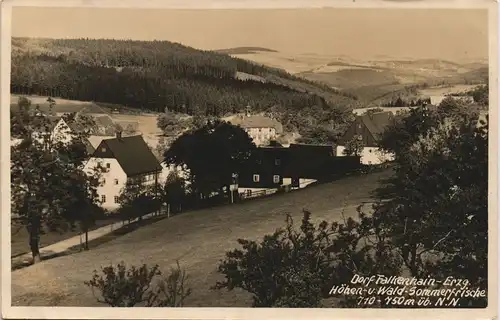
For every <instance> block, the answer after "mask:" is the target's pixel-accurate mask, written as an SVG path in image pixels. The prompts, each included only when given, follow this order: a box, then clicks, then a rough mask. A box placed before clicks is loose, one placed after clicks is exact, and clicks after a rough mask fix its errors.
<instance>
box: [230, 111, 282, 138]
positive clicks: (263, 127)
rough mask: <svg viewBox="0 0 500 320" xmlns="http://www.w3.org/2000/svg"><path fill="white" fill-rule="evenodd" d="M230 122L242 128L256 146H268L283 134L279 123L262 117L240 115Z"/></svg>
mask: <svg viewBox="0 0 500 320" xmlns="http://www.w3.org/2000/svg"><path fill="white" fill-rule="evenodd" d="M229 122H231V124H233V125H237V126H240V127H242V128H243V129H244V130H245V131H246V132H247V133H248V135H249V136H250V137H251V138H252V140H253V142H254V143H255V145H256V146H262V145H268V144H269V142H270V141H272V140H275V139H276V137H277V136H278V135H279V134H281V133H282V132H283V126H282V125H281V123H279V122H278V121H276V120H274V119H271V118H269V117H265V116H262V115H249V114H248V113H247V114H246V115H239V116H236V117H234V118H233V119H231V120H230V121H229Z"/></svg>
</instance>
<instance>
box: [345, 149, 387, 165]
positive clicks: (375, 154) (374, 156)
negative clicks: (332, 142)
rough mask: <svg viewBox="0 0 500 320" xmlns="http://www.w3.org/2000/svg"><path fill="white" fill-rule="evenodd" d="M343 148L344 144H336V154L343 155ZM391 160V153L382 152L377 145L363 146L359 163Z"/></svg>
mask: <svg viewBox="0 0 500 320" xmlns="http://www.w3.org/2000/svg"><path fill="white" fill-rule="evenodd" d="M344 150H345V147H344V146H337V150H336V151H337V156H338V157H342V156H344ZM393 160H394V155H393V154H390V153H385V152H382V151H380V150H379V148H378V147H364V148H363V151H361V163H362V164H365V165H369V164H381V163H384V162H387V161H393Z"/></svg>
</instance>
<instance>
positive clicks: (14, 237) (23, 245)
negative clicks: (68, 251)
mask: <svg viewBox="0 0 500 320" xmlns="http://www.w3.org/2000/svg"><path fill="white" fill-rule="evenodd" d="M117 221H118V219H111V218H110V219H106V220H98V221H96V223H95V225H93V226H92V227H91V228H89V230H90V231H91V230H95V229H98V228H100V227H104V226H107V225H110V224H112V223H115V222H117ZM10 232H11V234H10V239H11V240H10V241H11V254H10V255H11V257H16V256H19V255H21V254H24V253H29V252H30V251H31V250H30V246H29V243H28V240H29V237H28V231H27V230H26V227H24V226H22V225H20V224H18V223H12V225H11V228H10ZM79 234H80V231H79V228H78V227H76V228H74V230H68V231H65V232H47V233H45V234H42V235H41V236H40V247H41V248H42V247H46V246H49V245H51V244H54V243H56V242H59V241H63V240H66V239H69V238H72V237H74V236H77V235H79Z"/></svg>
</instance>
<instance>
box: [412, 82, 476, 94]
mask: <svg viewBox="0 0 500 320" xmlns="http://www.w3.org/2000/svg"><path fill="white" fill-rule="evenodd" d="M475 87H476V86H475V85H466V84H461V85H454V86H448V87H435V88H428V89H421V90H419V91H420V93H421V94H422V95H424V96H444V95H446V94H450V93H460V92H466V91H469V90H472V89H474V88H475Z"/></svg>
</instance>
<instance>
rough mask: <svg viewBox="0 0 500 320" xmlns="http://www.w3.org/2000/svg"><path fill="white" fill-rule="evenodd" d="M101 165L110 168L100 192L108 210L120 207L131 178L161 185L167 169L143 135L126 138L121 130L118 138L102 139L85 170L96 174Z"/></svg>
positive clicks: (104, 206)
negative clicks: (161, 176)
mask: <svg viewBox="0 0 500 320" xmlns="http://www.w3.org/2000/svg"><path fill="white" fill-rule="evenodd" d="M98 165H101V166H102V167H104V168H105V169H106V172H105V173H103V174H102V177H101V178H102V180H101V185H100V186H99V187H98V189H97V193H98V196H99V200H100V201H101V206H102V207H103V208H104V209H106V210H108V211H114V210H116V209H118V208H119V207H120V204H119V202H118V197H119V196H120V194H121V193H122V190H123V189H124V187H125V185H126V183H127V182H128V181H129V182H134V183H140V184H142V185H144V186H145V187H146V186H155V187H158V186H159V178H160V174H161V172H162V169H163V168H162V166H161V165H160V162H159V161H158V160H157V159H156V157H155V156H154V154H153V152H152V151H151V150H150V149H149V147H148V145H147V144H146V142H145V141H144V139H143V137H142V136H141V135H136V136H128V137H122V135H121V132H120V131H118V132H117V133H116V137H114V138H111V139H104V140H102V141H101V143H100V144H99V146H98V147H97V148H96V150H95V152H94V153H93V154H92V156H91V158H90V159H89V161H88V162H87V163H86V165H85V170H86V172H88V173H89V174H92V172H93V169H94V168H96V167H97V166H98Z"/></svg>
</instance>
